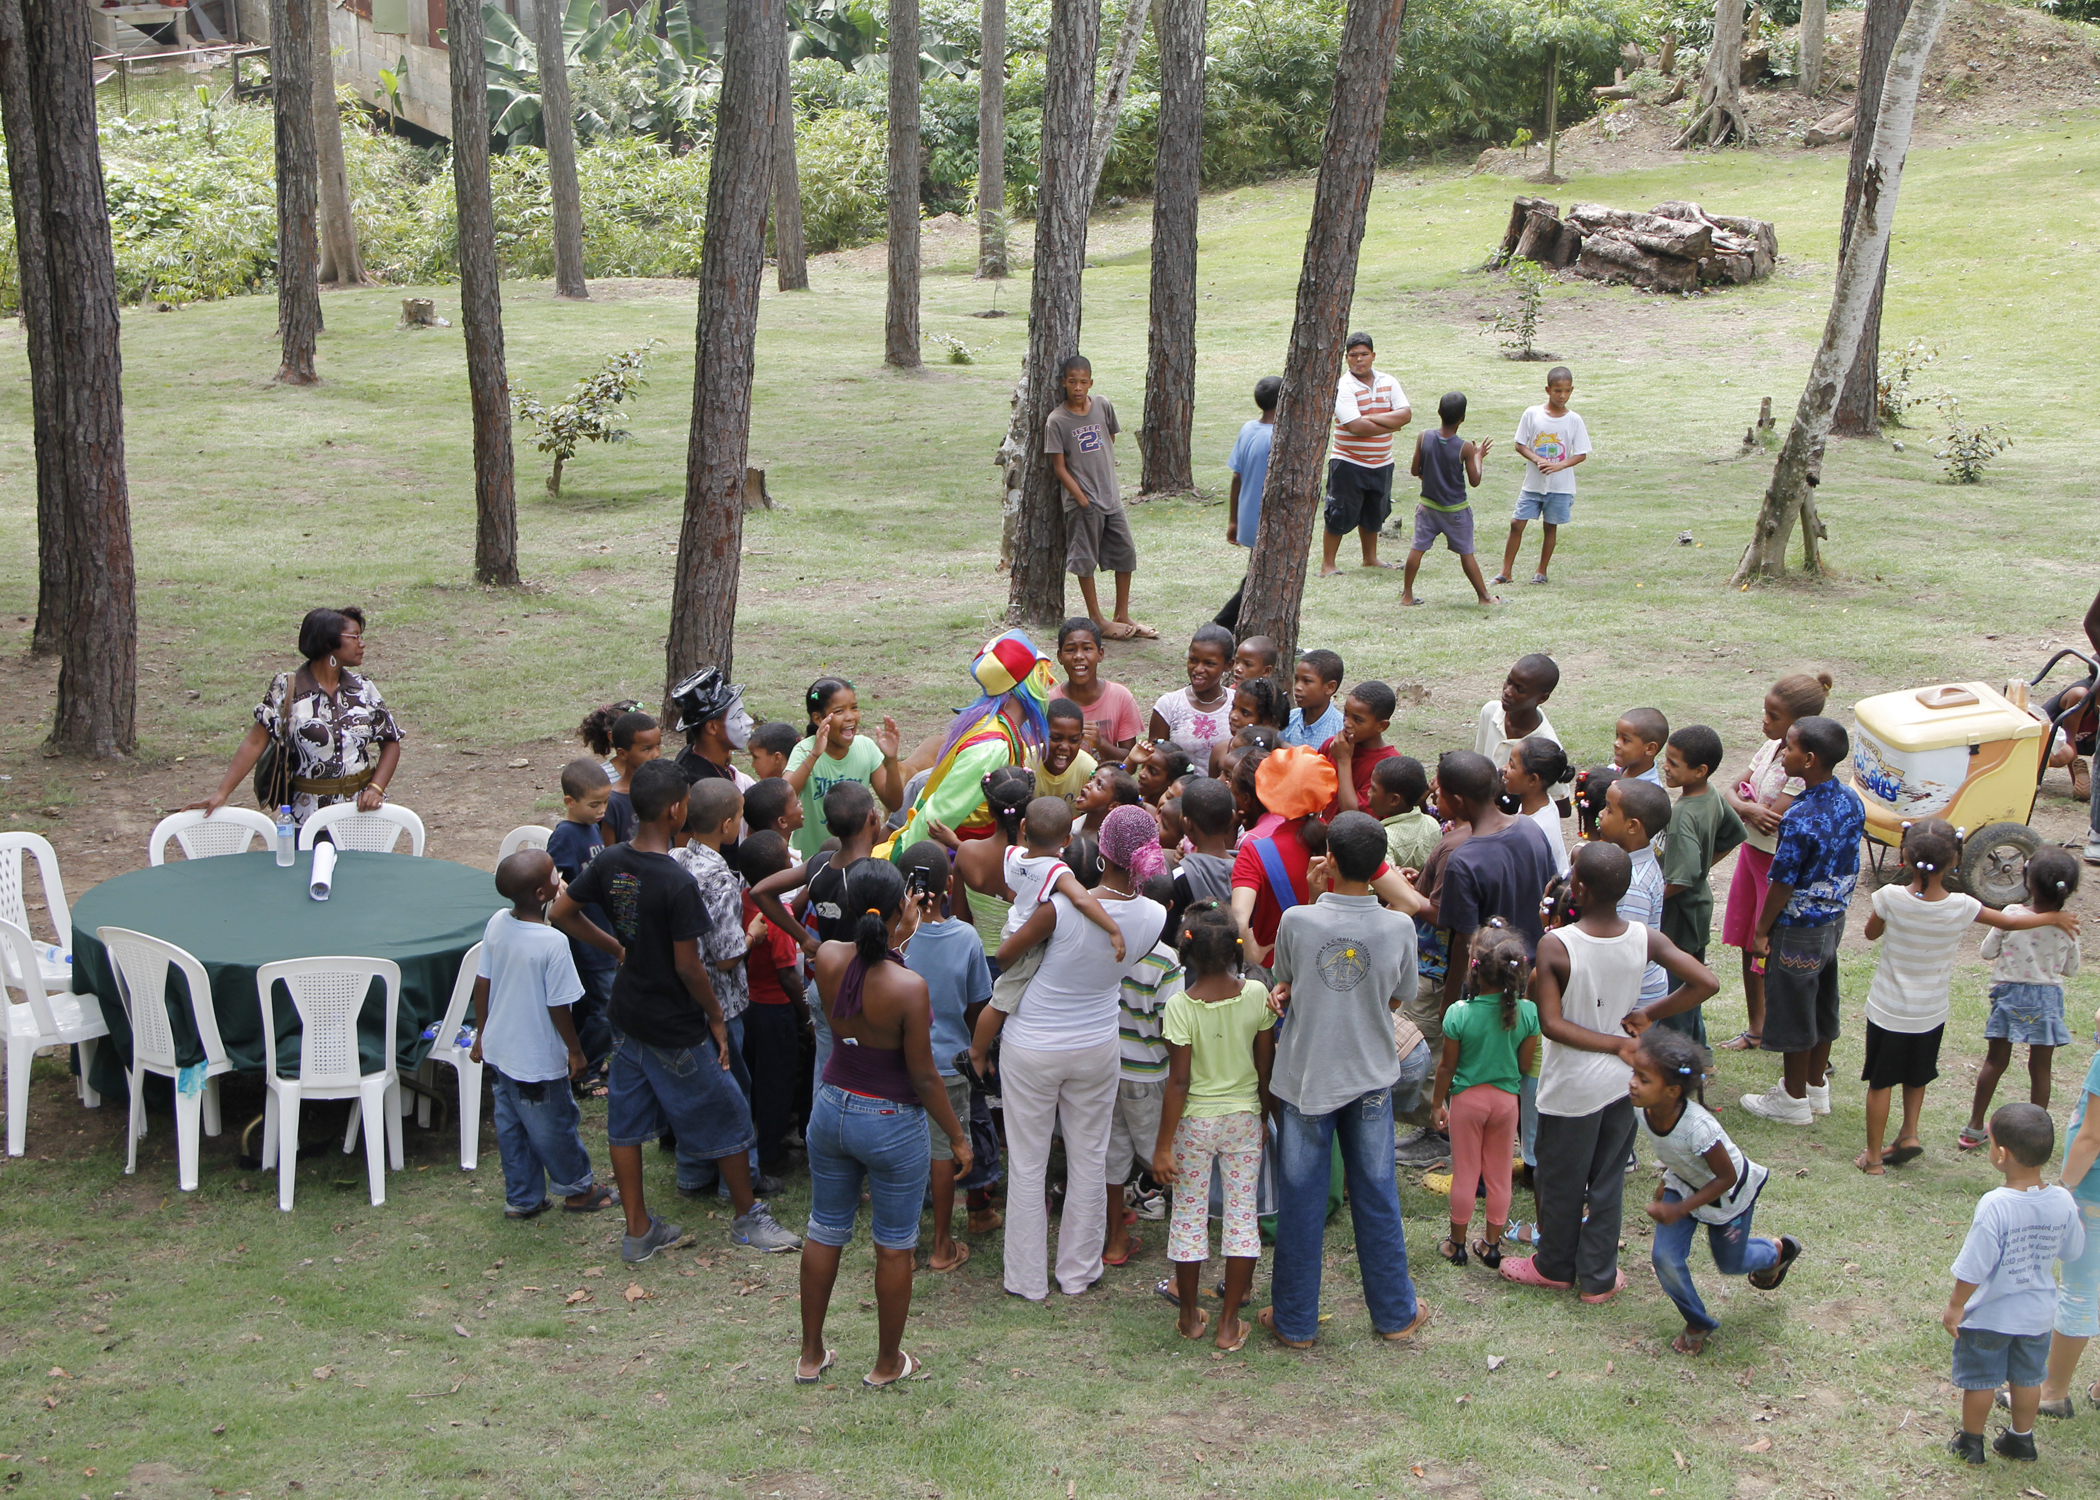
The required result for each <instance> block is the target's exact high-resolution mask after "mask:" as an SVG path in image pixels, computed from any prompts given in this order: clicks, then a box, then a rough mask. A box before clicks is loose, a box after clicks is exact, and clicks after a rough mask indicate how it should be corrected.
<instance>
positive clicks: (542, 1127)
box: [439, 849, 620, 1219]
mask: <svg viewBox="0 0 2100 1500" xmlns="http://www.w3.org/2000/svg"><path fill="white" fill-rule="evenodd" d="M559 889H560V882H559V880H558V879H557V878H556V876H555V873H554V860H553V858H552V857H551V856H550V855H549V854H548V853H547V852H546V851H545V850H544V849H520V850H519V851H518V852H517V853H516V854H513V855H511V856H510V858H508V859H506V860H504V861H503V863H501V864H500V865H498V866H496V893H497V894H498V895H500V896H501V897H503V899H504V900H506V901H508V902H510V903H511V910H509V911H499V912H497V913H496V915H494V916H493V917H490V918H489V925H488V928H487V930H486V931H485V932H484V933H483V934H482V939H481V962H480V965H479V967H478V968H476V970H475V978H474V1019H475V1025H476V1034H475V1038H474V1047H473V1050H472V1052H471V1053H470V1054H469V1055H470V1056H471V1057H472V1058H473V1060H474V1061H475V1062H478V1063H484V1064H486V1065H487V1067H488V1070H489V1073H490V1076H491V1078H492V1079H493V1081H494V1085H495V1088H494V1093H495V1125H496V1149H497V1150H498V1151H499V1152H501V1153H502V1156H503V1217H504V1218H506V1219H531V1218H536V1217H538V1216H539V1215H540V1214H543V1213H545V1212H546V1211H547V1210H548V1209H550V1208H552V1207H553V1206H554V1195H555V1194H560V1195H561V1196H562V1197H563V1198H564V1199H565V1200H566V1202H565V1203H564V1204H563V1207H565V1208H567V1209H568V1210H569V1212H571V1213H579V1214H587V1213H596V1212H597V1211H598V1210H599V1209H601V1208H610V1207H612V1206H613V1205H614V1204H616V1203H618V1202H619V1201H620V1200H619V1197H618V1195H617V1194H615V1193H614V1192H613V1191H612V1189H610V1188H607V1187H600V1186H598V1185H597V1183H596V1181H595V1179H594V1178H593V1176H592V1173H591V1155H590V1153H589V1152H588V1151H586V1150H584V1148H583V1137H582V1136H581V1135H580V1134H579V1133H578V1131H577V1124H578V1121H579V1119H580V1118H581V1116H580V1115H579V1114H578V1112H577V1108H576V1096H575V1095H574V1094H572V1093H570V1092H569V1080H570V1079H571V1078H574V1077H576V1076H577V1075H579V1074H580V1073H582V1072H583V1069H584V1058H583V1043H582V1042H581V1041H580V1040H579V1039H578V1037H577V1035H576V1023H575V1022H574V1021H573V1020H572V1019H570V1016H569V1007H571V1006H572V1005H574V1004H575V1003H576V1002H577V1001H578V1000H581V999H582V998H583V981H582V980H581V979H580V978H578V977H577V974H576V961H575V959H573V958H572V957H571V956H570V954H569V940H568V939H567V938H566V937H564V936H563V935H562V934H561V933H559V932H557V931H555V930H554V929H553V928H552V927H550V926H548V925H547V916H546V910H547V903H548V902H550V901H552V900H553V899H554V895H555V892H556V891H557V890H559ZM439 1040H440V1041H441V1042H442V1041H445V1040H447V1039H446V1038H442V1037H441V1038H439Z"/></svg>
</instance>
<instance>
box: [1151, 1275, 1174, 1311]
mask: <svg viewBox="0 0 2100 1500" xmlns="http://www.w3.org/2000/svg"><path fill="white" fill-rule="evenodd" d="M1152 1295H1153V1296H1155V1297H1158V1298H1161V1299H1162V1300H1164V1301H1166V1302H1168V1303H1171V1304H1172V1305H1173V1306H1175V1307H1179V1306H1181V1293H1179V1292H1178V1291H1176V1290H1175V1289H1174V1278H1173V1277H1171V1276H1162V1277H1160V1278H1159V1280H1157V1281H1155V1282H1153V1283H1152Z"/></svg>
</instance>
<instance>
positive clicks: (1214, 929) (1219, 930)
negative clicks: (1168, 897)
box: [1181, 901, 1240, 980]
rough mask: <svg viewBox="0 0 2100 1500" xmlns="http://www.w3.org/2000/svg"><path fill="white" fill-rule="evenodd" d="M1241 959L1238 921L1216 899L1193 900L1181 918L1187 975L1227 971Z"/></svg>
mask: <svg viewBox="0 0 2100 1500" xmlns="http://www.w3.org/2000/svg"><path fill="white" fill-rule="evenodd" d="M1239 961H1240V930H1239V924H1238V923H1236V922H1234V921H1233V919H1232V911H1231V909H1230V908H1228V907H1226V906H1225V905H1223V904H1222V903H1220V902H1217V901H1196V902H1192V903H1191V904H1190V906H1189V909H1188V910H1187V911H1186V912H1184V913H1183V914H1182V918H1181V962H1182V966H1183V967H1184V968H1185V969H1186V970H1187V971H1188V972H1187V978H1189V979H1192V980H1193V979H1200V978H1202V977H1203V976H1204V975H1206V974H1227V973H1231V972H1232V971H1233V970H1234V969H1235V968H1237V967H1238V965H1239Z"/></svg>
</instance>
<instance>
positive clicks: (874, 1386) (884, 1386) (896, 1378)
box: [827, 1349, 926, 1391]
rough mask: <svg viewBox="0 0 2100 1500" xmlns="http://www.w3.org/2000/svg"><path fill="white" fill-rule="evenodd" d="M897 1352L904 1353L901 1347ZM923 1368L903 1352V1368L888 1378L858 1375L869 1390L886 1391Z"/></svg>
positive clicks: (902, 1382)
mask: <svg viewBox="0 0 2100 1500" xmlns="http://www.w3.org/2000/svg"><path fill="white" fill-rule="evenodd" d="M827 1352H828V1351H827ZM897 1352H898V1353H899V1354H904V1351H903V1350H902V1349H899V1350H898V1351H897ZM925 1368H926V1367H925V1366H924V1365H922V1364H920V1363H919V1362H918V1361H917V1360H916V1359H914V1358H912V1357H911V1356H910V1355H909V1354H904V1368H903V1369H902V1370H900V1371H898V1372H897V1373H896V1374H895V1375H892V1376H891V1377H890V1378H889V1379H888V1380H877V1379H875V1378H874V1377H873V1376H872V1375H863V1376H861V1377H860V1383H861V1384H862V1385H864V1386H866V1387H867V1388H868V1389H869V1390H871V1391H886V1390H888V1389H889V1388H890V1387H891V1386H893V1385H902V1384H904V1382H905V1381H907V1380H909V1379H911V1378H912V1377H913V1376H914V1375H916V1374H918V1373H919V1372H920V1371H921V1370H923V1369H925Z"/></svg>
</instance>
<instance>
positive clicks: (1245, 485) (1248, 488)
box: [1217, 375, 1283, 631]
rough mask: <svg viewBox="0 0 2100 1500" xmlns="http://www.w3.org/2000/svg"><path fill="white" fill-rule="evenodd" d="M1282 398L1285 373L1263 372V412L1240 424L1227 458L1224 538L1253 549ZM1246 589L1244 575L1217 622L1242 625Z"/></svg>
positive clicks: (1259, 401) (1257, 390)
mask: <svg viewBox="0 0 2100 1500" xmlns="http://www.w3.org/2000/svg"><path fill="white" fill-rule="evenodd" d="M1282 399H1283V377H1282V376H1280V375H1264V376H1262V378H1261V379H1259V380H1257V381H1255V382H1254V405H1255V407H1256V408H1257V409H1258V410H1259V411H1260V412H1261V415H1260V416H1258V417H1253V418H1250V419H1249V420H1248V421H1246V422H1245V423H1243V424H1241V427H1240V435H1239V436H1238V437H1236V438H1234V439H1233V440H1232V455H1231V456H1230V457H1229V458H1227V459H1226V460H1225V467H1226V468H1227V469H1229V470H1231V471H1232V493H1231V494H1229V495H1227V496H1226V497H1225V540H1226V541H1228V542H1230V543H1231V544H1232V545H1233V546H1235V547H1245V548H1246V549H1247V550H1248V551H1250V552H1251V551H1253V550H1254V539H1255V537H1256V536H1258V535H1260V533H1261V490H1262V485H1263V484H1264V483H1265V482H1266V481H1267V480H1268V477H1269V446H1270V444H1271V443H1273V442H1274V441H1275V439H1276V404H1277V402H1279V401H1281V400H1282ZM1246 593H1247V580H1246V579H1245V578H1244V577H1243V578H1241V579H1240V586H1239V587H1238V588H1236V589H1234V590H1233V591H1232V597H1231V598H1230V599H1227V600H1226V601H1225V607H1224V608H1223V609H1221V610H1219V611H1218V614H1217V623H1218V624H1220V625H1223V626H1224V627H1225V628H1226V629H1227V630H1235V631H1236V630H1238V629H1239V625H1240V600H1241V599H1242V598H1244V597H1245V596H1246Z"/></svg>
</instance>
